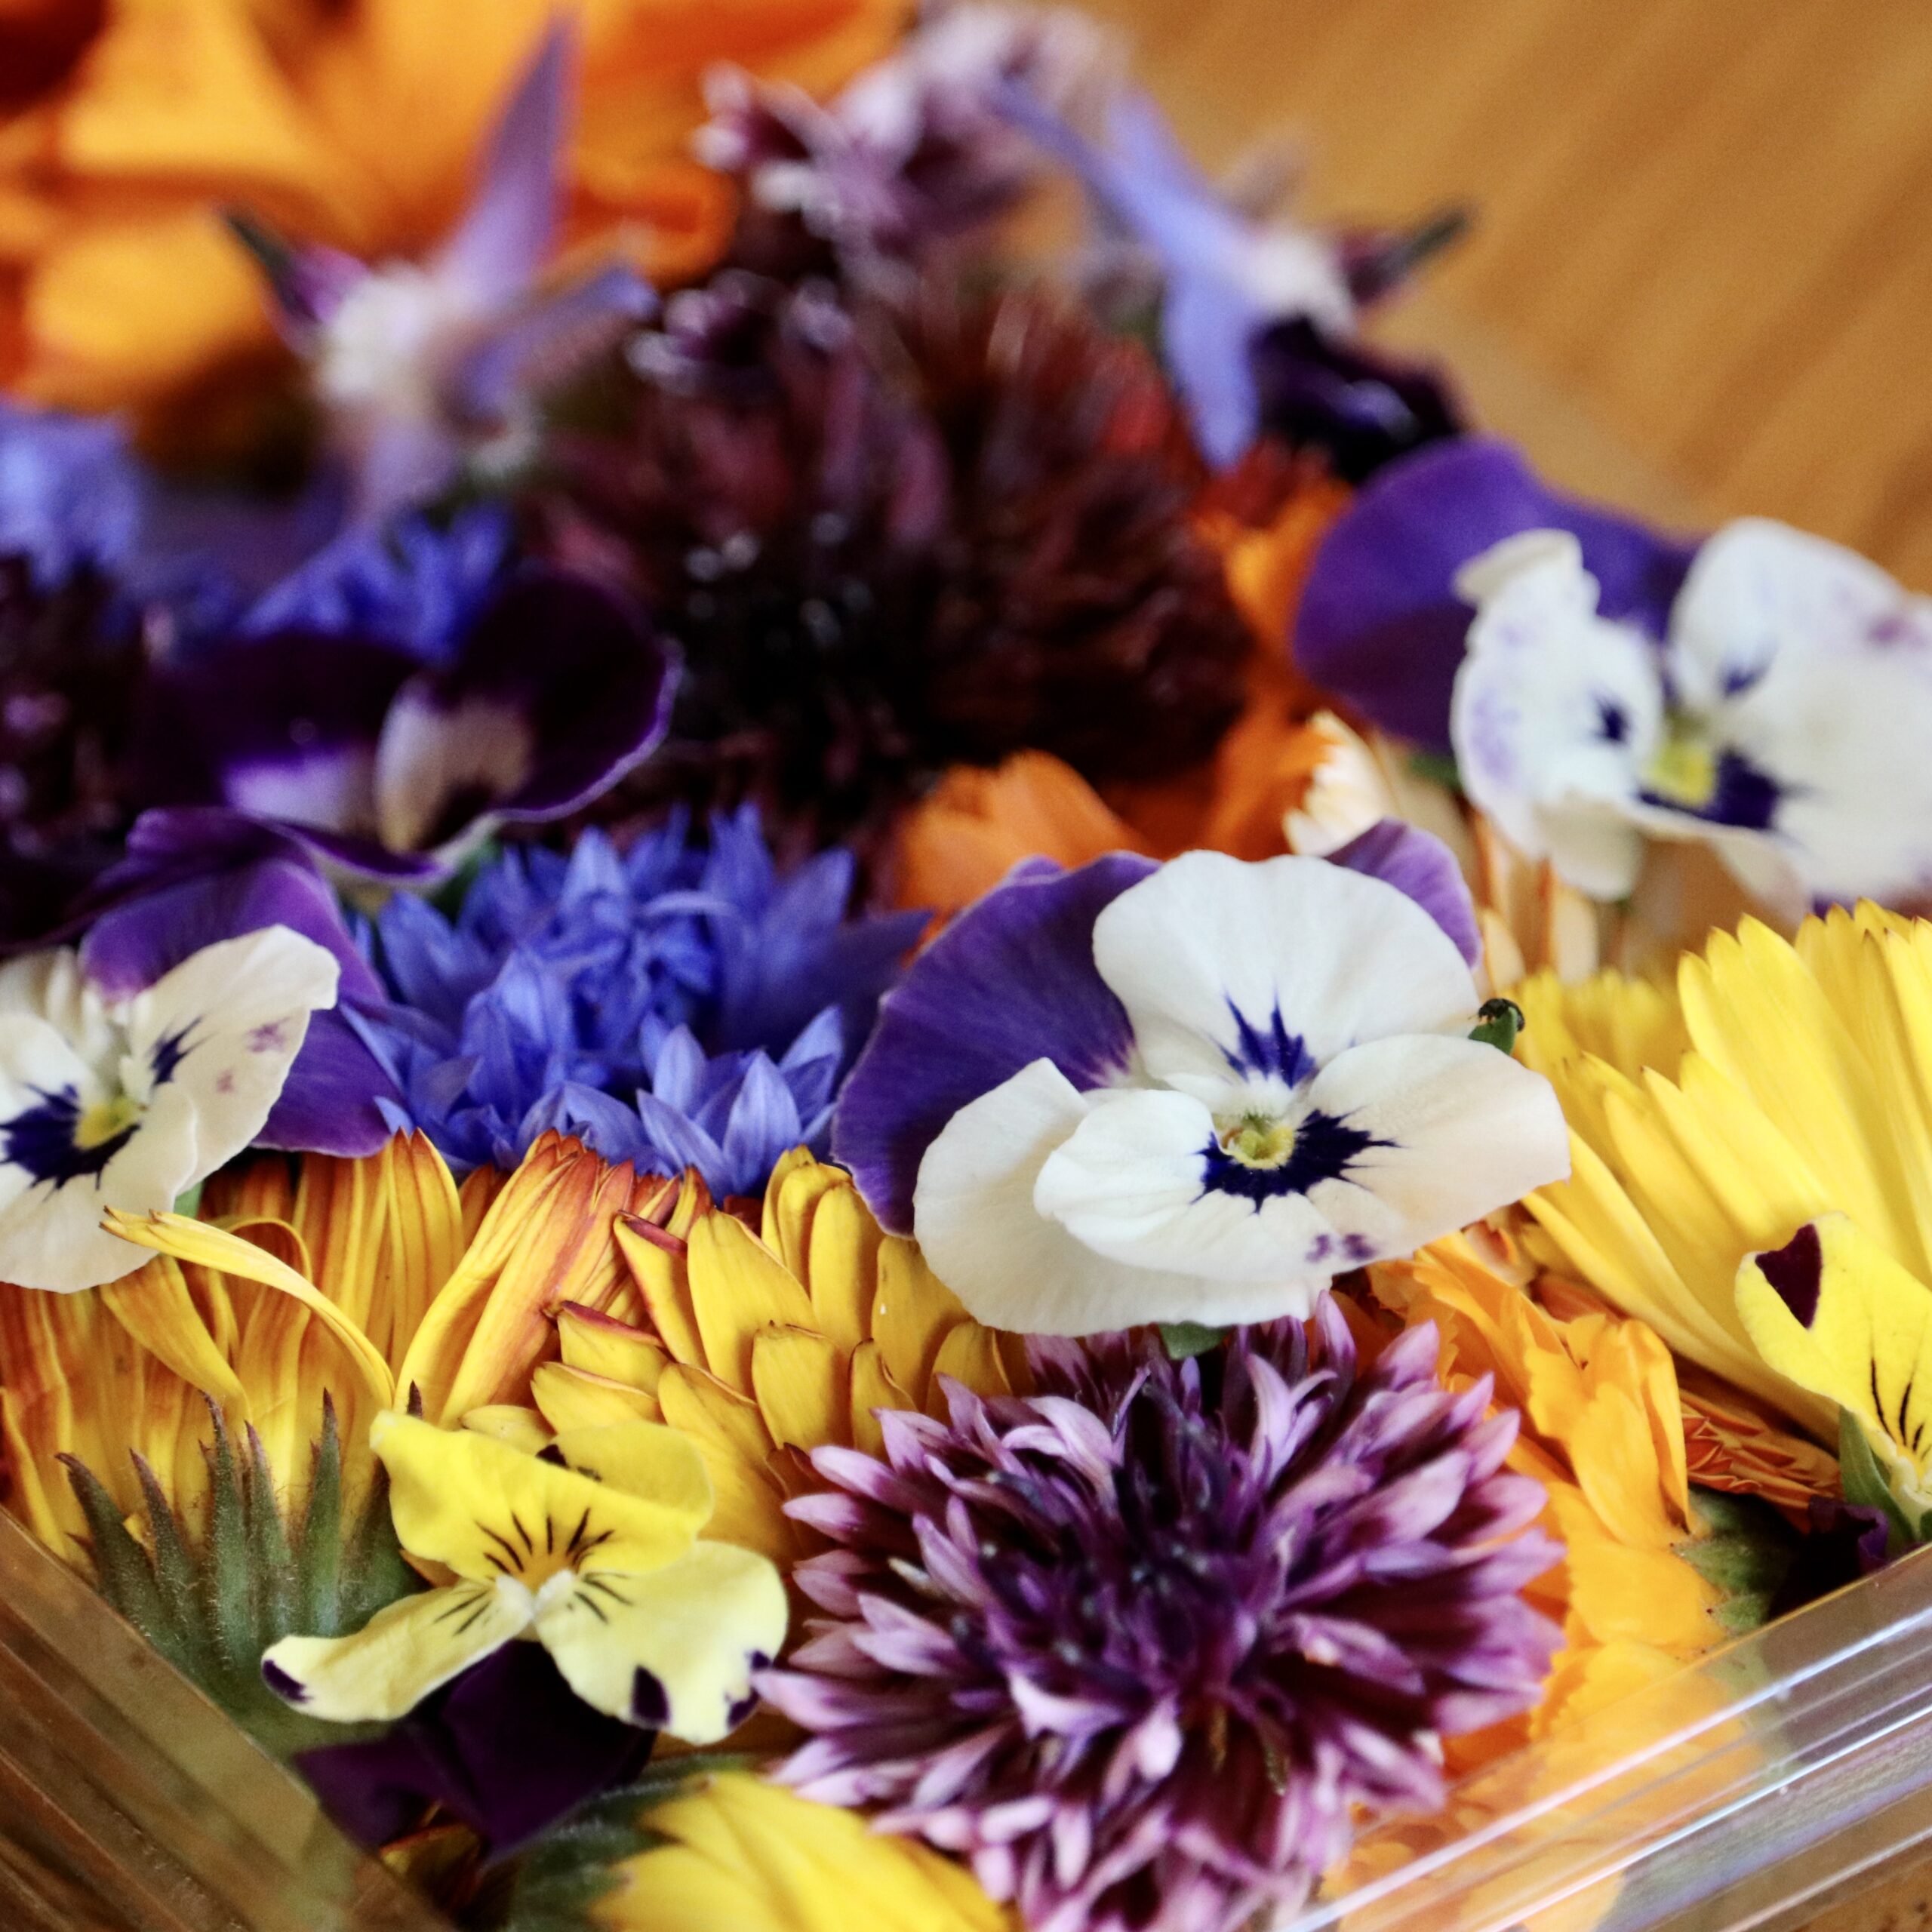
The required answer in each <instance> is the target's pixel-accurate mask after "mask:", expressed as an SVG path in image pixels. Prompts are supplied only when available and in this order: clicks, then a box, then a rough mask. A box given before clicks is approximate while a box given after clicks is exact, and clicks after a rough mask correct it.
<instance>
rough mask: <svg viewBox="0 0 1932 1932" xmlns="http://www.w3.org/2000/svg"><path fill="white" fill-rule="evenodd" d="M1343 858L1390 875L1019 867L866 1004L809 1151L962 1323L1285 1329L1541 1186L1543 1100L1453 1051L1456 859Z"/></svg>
mask: <svg viewBox="0 0 1932 1932" xmlns="http://www.w3.org/2000/svg"><path fill="white" fill-rule="evenodd" d="M1379 833H1380V829H1378V834H1379ZM1352 857H1355V859H1356V860H1358V862H1360V863H1364V864H1367V865H1370V866H1375V867H1377V869H1378V870H1380V868H1381V867H1383V866H1394V867H1395V869H1396V871H1397V872H1398V875H1399V876H1398V878H1397V879H1396V881H1395V882H1392V881H1391V879H1390V878H1387V877H1383V876H1378V875H1377V872H1374V871H1367V870H1357V869H1354V866H1352V864H1351V863H1348V862H1347V861H1346V859H1345V860H1344V861H1343V862H1342V863H1337V862H1336V861H1335V860H1321V859H1312V858H1280V859H1272V860H1267V861H1265V862H1264V863H1260V864H1249V863H1243V862H1241V861H1240V860H1235V859H1232V858H1229V857H1225V856H1224V855H1223V854H1218V853H1211V852H1191V853H1188V854H1184V855H1183V857H1180V858H1178V859H1176V860H1171V861H1170V862H1169V863H1168V864H1166V865H1164V866H1158V867H1157V866H1154V865H1152V863H1151V862H1149V861H1147V860H1140V859H1135V858H1131V857H1128V856H1126V855H1124V854H1118V855H1115V856H1114V857H1109V858H1106V859H1102V860H1097V861H1096V862H1095V863H1094V864H1092V865H1090V866H1084V867H1083V868H1081V869H1080V870H1079V871H1077V872H1066V873H1063V872H1058V871H1057V870H1053V869H1049V868H1047V867H1045V866H1043V865H1041V864H1038V863H1035V864H1031V865H1028V866H1022V867H1020V868H1019V869H1017V870H1016V872H1014V875H1012V876H1011V878H1008V880H1007V881H1005V882H1004V883H1003V884H1001V885H1000V886H998V887H997V888H995V890H994V891H992V892H991V893H989V894H988V895H987V896H986V897H985V898H984V899H983V900H980V902H979V903H977V905H975V906H973V907H971V909H968V911H967V912H965V913H964V914H962V915H961V917H960V918H958V920H957V921H955V923H954V924H953V925H952V927H951V928H949V930H948V931H946V933H945V934H943V935H942V936H941V937H940V939H939V940H937V941H936V942H935V943H934V945H933V946H931V948H930V949H928V951H927V952H926V953H925V954H924V955H922V956H921V958H920V959H919V960H918V961H916V962H915V964H914V965H913V966H912V968H911V969H910V971H909V972H908V974H907V975H906V978H905V980H903V982H902V983H901V984H900V986H899V987H898V988H897V989H896V990H895V991H894V992H892V993H891V994H890V995H888V997H887V998H886V1000H885V1001H884V1005H883V1007H882V1008H881V1016H880V1021H879V1026H878V1031H877V1032H876V1033H875V1035H874V1036H873V1039H872V1044H870V1046H869V1048H867V1050H866V1053H865V1054H863V1056H862V1057H861V1058H860V1062H859V1064H858V1066H857V1068H856V1069H854V1072H853V1075H852V1077H851V1080H850V1081H848V1084H847V1086H846V1088H845V1091H844V1096H843V1097H842V1098H841V1102H840V1104H839V1109H838V1115H837V1118H836V1119H835V1123H834V1128H833V1149H834V1152H835V1154H836V1155H837V1156H838V1158H840V1159H841V1160H843V1161H845V1162H846V1164H848V1165H849V1166H850V1167H851V1168H852V1170H853V1171H854V1174H855V1175H856V1176H857V1178H858V1181H859V1184H860V1188H861V1189H862V1190H863V1192H864V1193H865V1195H866V1198H867V1200H868V1201H869V1202H870V1204H872V1207H873V1209H874V1211H875V1213H877V1214H878V1216H879V1217H880V1219H881V1221H883V1222H884V1223H885V1224H886V1226H888V1227H890V1228H893V1229H896V1230H897V1231H899V1232H912V1233H914V1234H916V1235H917V1236H918V1240H919V1242H920V1244H921V1247H922V1249H923V1250H924V1253H925V1255H926V1257H927V1259H928V1260H929V1261H930V1262H931V1264H932V1266H933V1267H934V1269H935V1270H936V1271H937V1272H938V1274H939V1275H940V1278H942V1279H943V1281H946V1284H948V1285H949V1287H952V1289H953V1291H955V1293H956V1294H958V1296H959V1297H960V1299H961V1300H962V1301H963V1302H964V1303H965V1305H966V1306H967V1307H968V1309H970V1310H971V1312H972V1313H973V1314H974V1315H975V1316H976V1317H977V1318H978V1319H979V1320H980V1321H984V1322H986V1323H988V1324H992V1325H993V1326H996V1327H1004V1328H1009V1329H1014V1330H1018V1331H1026V1332H1030V1333H1034V1334H1063V1335H1079V1334H1094V1333H1099V1332H1103V1331H1110V1330H1115V1329H1119V1328H1124V1327H1130V1326H1132V1325H1134V1324H1137V1323H1142V1322H1149V1321H1164V1322H1180V1321H1192V1322H1204V1323H1226V1322H1238V1321H1264V1320H1269V1319H1272V1318H1276V1317H1279V1316H1282V1315H1306V1314H1307V1312H1309V1309H1311V1308H1312V1306H1313V1305H1314V1302H1315V1297H1316V1296H1317V1295H1318V1293H1319V1292H1320V1291H1321V1288H1322V1287H1324V1286H1325V1285H1326V1284H1327V1283H1328V1282H1329V1281H1331V1280H1332V1279H1333V1278H1334V1277H1335V1276H1336V1275H1340V1274H1342V1273H1344V1272H1346V1271H1347V1270H1349V1269H1352V1268H1354V1267H1358V1266H1361V1265H1362V1264H1363V1263H1367V1262H1369V1261H1372V1260H1377V1259H1380V1258H1383V1257H1388V1256H1392V1255H1398V1254H1408V1253H1410V1252H1411V1251H1413V1250H1414V1248H1415V1247H1417V1246H1419V1245H1420V1244H1422V1243H1423V1242H1426V1241H1431V1240H1433V1239H1435V1238H1437V1237H1438V1236H1439V1235H1444V1234H1446V1233H1447V1232H1451V1230H1453V1229H1456V1228H1458V1227H1460V1226H1463V1225H1464V1224H1466V1223H1468V1222H1469V1221H1472V1220H1475V1219H1477V1218H1478V1217H1480V1216H1481V1215H1483V1214H1487V1213H1488V1212H1490V1211H1492V1210H1493V1209H1495V1208H1497V1207H1501V1206H1503V1205H1505V1204H1507V1203H1508V1202H1510V1201H1515V1200H1516V1199H1518V1198H1520V1197H1521V1195H1524V1194H1526V1193H1527V1192H1530V1191H1531V1189H1534V1188H1536V1187H1539V1186H1544V1185H1546V1184H1547V1183H1549V1182H1551V1181H1552V1180H1558V1179H1560V1178H1561V1177H1563V1176H1564V1175H1566V1174H1567V1173H1568V1171H1569V1151H1568V1143H1567V1134H1566V1131H1565V1129H1564V1123H1563V1117H1562V1112H1561V1108H1560V1107H1559V1106H1558V1103H1557V1100H1556V1097H1555V1093H1554V1092H1553V1091H1552V1089H1551V1088H1550V1087H1549V1084H1548V1083H1547V1082H1546V1081H1544V1080H1543V1078H1541V1077H1540V1076H1539V1075H1536V1074H1534V1073H1532V1072H1530V1071H1529V1070H1528V1069H1527V1068H1524V1067H1523V1066H1520V1065H1518V1063H1516V1062H1515V1060H1512V1059H1511V1058H1510V1057H1509V1056H1508V1055H1507V1054H1503V1053H1500V1052H1498V1051H1497V1050H1496V1049H1495V1048H1494V1047H1492V1046H1490V1045H1488V1044H1484V1043H1483V1042H1481V1041H1475V1040H1472V1039H1471V1038H1469V1033H1470V1030H1471V1028H1472V1025H1473V1024H1474V1023H1475V1013H1476V1008H1477V1006H1478V999H1479V995H1478V992H1477V988H1476V984H1475V978H1474V977H1473V975H1472V972H1471V970H1470V961H1469V955H1468V953H1467V952H1466V951H1465V948H1464V943H1463V942H1464V941H1465V940H1468V941H1472V938H1473V922H1472V920H1471V919H1470V918H1469V907H1468V899H1467V894H1466V890H1465V889H1464V888H1463V886H1462V884H1461V880H1460V875H1458V874H1457V872H1456V870H1455V867H1454V862H1453V860H1451V859H1450V857H1449V856H1448V854H1447V852H1446V851H1443V850H1442V848H1440V847H1439V846H1438V845H1437V844H1436V842H1435V841H1433V840H1432V839H1430V838H1429V837H1428V835H1426V834H1424V833H1420V832H1414V831H1413V830H1409V829H1404V830H1403V831H1402V832H1399V833H1397V834H1395V835H1392V836H1380V835H1378V836H1377V838H1376V840H1375V841H1374V844H1371V845H1370V846H1368V847H1367V848H1364V850H1362V851H1360V852H1358V853H1356V854H1352ZM1434 906H1441V908H1442V910H1443V912H1444V918H1443V919H1441V920H1439V919H1438V918H1437V917H1436V916H1435V913H1434V912H1433V911H1432V907H1434ZM1451 929H1453V931H1454V933H1455V934H1456V935H1457V936H1455V937H1452V936H1451Z"/></svg>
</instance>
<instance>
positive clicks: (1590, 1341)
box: [1374, 1236, 1728, 1768]
mask: <svg viewBox="0 0 1932 1932" xmlns="http://www.w3.org/2000/svg"><path fill="white" fill-rule="evenodd" d="M1374 1286H1375V1291H1376V1294H1377V1297H1378V1299H1380V1300H1382V1301H1383V1303H1384V1304H1385V1305H1386V1306H1389V1308H1391V1309H1394V1310H1395V1312H1397V1313H1398V1314H1399V1315H1401V1318H1402V1320H1403V1321H1404V1323H1405V1324H1410V1325H1413V1324H1415V1323H1417V1322H1419V1321H1434V1322H1435V1323H1436V1324H1437V1325H1438V1328H1439V1330H1440V1331H1441V1337H1442V1370H1443V1374H1444V1377H1445V1378H1446V1379H1447V1380H1448V1381H1449V1383H1451V1385H1452V1386H1460V1385H1462V1384H1465V1383H1469V1382H1470V1381H1472V1380H1475V1377H1478V1376H1479V1375H1484V1374H1487V1375H1491V1376H1494V1377H1495V1381H1496V1396H1497V1401H1498V1402H1499V1403H1500V1404H1505V1405H1506V1406H1509V1407H1514V1408H1516V1409H1518V1410H1519V1411H1521V1415H1522V1419H1523V1422H1522V1433H1521V1435H1520V1436H1519V1437H1518V1441H1517V1444H1516V1447H1515V1450H1514V1451H1512V1456H1511V1466H1512V1468H1514V1469H1518V1471H1520V1472H1521V1473H1523V1474H1524V1475H1532V1476H1534V1477H1535V1478H1537V1481H1540V1483H1542V1484H1543V1485H1544V1487H1546V1489H1547V1490H1548V1491H1549V1508H1548V1511H1547V1512H1546V1519H1545V1520H1546V1527H1547V1528H1548V1529H1549V1531H1550V1533H1551V1534H1552V1535H1553V1536H1555V1537H1556V1538H1557V1539H1558V1540H1559V1541H1561V1543H1562V1544H1563V1545H1564V1550H1565V1552H1566V1553H1565V1556H1564V1561H1563V1562H1562V1563H1561V1564H1559V1565H1558V1567H1556V1568H1555V1570H1552V1571H1550V1572H1549V1574H1547V1575H1546V1577H1543V1579H1542V1580H1540V1582H1538V1583H1535V1584H1534V1585H1532V1586H1531V1590H1530V1595H1531V1597H1532V1598H1536V1599H1538V1600H1539V1603H1540V1607H1542V1608H1543V1609H1544V1610H1546V1611H1547V1612H1548V1614H1549V1615H1550V1616H1552V1617H1554V1618H1555V1619H1556V1620H1558V1622H1560V1623H1561V1625H1562V1626H1563V1631H1564V1638H1565V1647H1564V1651H1563V1652H1562V1653H1561V1655H1560V1656H1559V1657H1558V1660H1557V1663H1556V1666H1555V1670H1554V1672H1552V1677H1551V1680H1550V1684H1549V1690H1548V1692H1547V1694H1546V1696H1545V1697H1544V1700H1543V1703H1541V1704H1540V1705H1539V1706H1537V1709H1536V1710H1535V1711H1534V1712H1531V1714H1530V1715H1528V1716H1527V1718H1523V1719H1519V1720H1517V1721H1515V1723H1513V1724H1509V1725H1506V1726H1503V1727H1500V1728H1499V1729H1498V1730H1495V1731H1492V1732H1485V1733H1484V1734H1481V1736H1480V1737H1479V1738H1478V1739H1475V1740H1462V1741H1461V1742H1460V1743H1459V1745H1458V1746H1457V1750H1458V1752H1459V1756H1458V1758H1457V1764H1458V1767H1459V1768H1466V1767H1468V1766H1469V1765H1472V1764H1477V1763H1481V1762H1484V1761H1487V1760H1488V1759H1489V1758H1493V1757H1495V1756H1498V1755H1500V1754H1501V1753H1502V1752H1503V1751H1505V1750H1507V1749H1511V1748H1513V1746H1515V1745H1516V1744H1517V1743H1521V1741H1522V1740H1524V1738H1525V1737H1541V1736H1543V1735H1546V1734H1547V1733H1548V1732H1549V1730H1552V1729H1553V1728H1554V1727H1555V1725H1556V1724H1558V1722H1559V1721H1561V1720H1563V1719H1564V1718H1569V1717H1572V1716H1576V1715H1580V1714H1582V1713H1583V1712H1585V1711H1586V1710H1590V1709H1597V1708H1599V1707H1600V1706H1602V1705H1604V1704H1607V1703H1611V1702H1613V1701H1614V1699H1615V1698H1616V1697H1617V1696H1619V1695H1620V1694H1623V1692H1625V1691H1626V1690H1629V1689H1631V1688H1633V1687H1635V1686H1637V1685H1638V1684H1642V1683H1645V1682H1649V1681H1654V1679H1655V1678H1659V1677H1661V1676H1663V1675H1665V1674H1666V1673H1667V1672H1669V1671H1671V1670H1672V1669H1675V1668H1677V1667H1678V1665H1679V1664H1681V1663H1683V1662H1684V1661H1685V1660H1687V1659H1690V1658H1692V1657H1697V1655H1699V1654H1700V1653H1701V1652H1702V1651H1705V1650H1706V1649H1708V1648H1709V1647H1710V1646H1711V1645H1712V1644H1715V1643H1716V1642H1718V1641H1720V1640H1721V1638H1724V1636H1725V1635H1727V1634H1728V1633H1727V1631H1726V1629H1725V1628H1724V1625H1723V1623H1721V1621H1720V1620H1719V1616H1718V1613H1719V1611H1721V1607H1722V1605H1723V1598H1722V1595H1721V1592H1719V1590H1718V1589H1717V1588H1716V1587H1715V1586H1714V1585H1712V1583H1709V1582H1707V1581H1706V1580H1705V1578H1704V1577H1703V1576H1702V1575H1700V1574H1699V1572H1698V1571H1697V1569H1696V1567H1694V1566H1693V1564H1690V1562H1689V1561H1687V1560H1686V1558H1685V1557H1684V1554H1683V1552H1684V1548H1685V1546H1687V1545H1688V1544H1690V1543H1693V1542H1694V1540H1696V1539H1697V1537H1699V1536H1700V1534H1703V1525H1702V1524H1701V1523H1700V1521H1699V1520H1698V1518H1697V1512H1696V1510H1695V1509H1694V1505H1693V1503H1692V1500H1691V1497H1690V1472H1689V1463H1688V1458H1687V1454H1686V1451H1685V1446H1684V1428H1683V1422H1682V1411H1681V1406H1680V1398H1679V1395H1678V1386H1677V1376H1676V1371H1675V1367H1674V1365H1673V1364H1672V1360H1671V1355H1670V1352H1669V1349H1666V1347H1665V1346H1664V1344H1663V1342H1662V1340H1660V1338H1659V1337H1658V1336H1657V1334H1655V1333H1654V1331H1652V1330H1651V1329H1650V1328H1649V1327H1646V1326H1645V1324H1644V1323H1642V1322H1641V1321H1630V1320H1628V1319H1626V1318H1623V1317H1622V1316H1620V1315H1615V1314H1613V1313H1611V1312H1609V1311H1607V1310H1604V1309H1595V1310H1587V1311H1586V1310H1582V1309H1578V1310H1577V1311H1576V1312H1570V1313H1568V1314H1567V1315H1558V1314H1557V1313H1555V1312H1552V1309H1550V1308H1549V1307H1547V1306H1543V1305H1540V1303H1539V1302H1538V1301H1537V1300H1536V1299H1535V1298H1534V1297H1533V1295H1532V1294H1531V1293H1530V1292H1528V1291H1526V1290H1525V1289H1524V1288H1523V1287H1520V1286H1518V1284H1516V1283H1515V1281H1511V1280H1509V1279H1507V1278H1505V1276H1504V1275H1502V1274H1500V1273H1498V1272H1495V1270H1494V1269H1492V1268H1491V1266H1489V1265H1487V1262H1486V1260H1485V1259H1484V1257H1483V1256H1481V1254H1478V1251H1476V1249H1475V1247H1473V1246H1472V1244H1471V1243H1470V1241H1469V1240H1468V1239H1466V1238H1464V1237H1462V1236H1454V1237H1452V1238H1450V1239H1449V1240H1447V1241H1438V1242H1436V1243H1435V1244H1434V1245H1433V1246H1432V1247H1428V1248H1426V1249H1424V1250H1423V1251H1422V1252H1421V1253H1420V1254H1419V1255H1417V1257H1416V1258H1415V1259H1414V1261H1412V1262H1406V1263H1392V1264H1389V1265H1388V1266H1383V1267H1379V1268H1377V1269H1375V1270H1374Z"/></svg>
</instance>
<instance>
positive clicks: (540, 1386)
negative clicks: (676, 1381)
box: [463, 1361, 664, 1429]
mask: <svg viewBox="0 0 1932 1932" xmlns="http://www.w3.org/2000/svg"><path fill="white" fill-rule="evenodd" d="M530 1393H531V1399H532V1400H533V1401H534V1402H535V1403H536V1404H537V1408H538V1409H539V1410H540V1411H541V1412H542V1414H543V1419H544V1420H545V1421H546V1422H547V1423H549V1425H550V1426H551V1428H552V1429H588V1428H591V1427H593V1426H597V1425H599V1424H601V1423H612V1422H626V1421H632V1422H662V1421H663V1420H664V1412H663V1410H662V1409H661V1408H660V1407H658V1404H657V1397H656V1396H655V1395H651V1394H649V1393H648V1392H646V1391H645V1390H644V1389H638V1388H635V1387H633V1386H632V1385H631V1384H630V1383H627V1382H614V1381H613V1380H611V1378H610V1377H608V1376H604V1375H592V1374H589V1373H588V1372H587V1371H585V1370H583V1369H580V1368H571V1367H567V1366H566V1365H565V1364H564V1363H562V1362H559V1361H546V1362H545V1363H544V1364H543V1365H542V1366H541V1367H540V1368H538V1369H537V1371H535V1373H534V1374H532V1375H531V1378H530ZM475 1413H477V1412H476V1411H474V1410H472V1411H471V1414H475ZM463 1423H464V1426H466V1427H467V1426H469V1416H465V1417H463Z"/></svg>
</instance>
